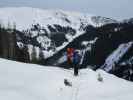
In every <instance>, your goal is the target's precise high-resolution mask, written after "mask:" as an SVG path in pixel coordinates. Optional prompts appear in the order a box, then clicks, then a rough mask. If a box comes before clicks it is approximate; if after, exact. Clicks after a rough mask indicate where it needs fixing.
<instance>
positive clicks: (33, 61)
mask: <svg viewBox="0 0 133 100" xmlns="http://www.w3.org/2000/svg"><path fill="white" fill-rule="evenodd" d="M36 56H37V54H36V49H35V47H33V48H32V53H31V63H37V57H36Z"/></svg>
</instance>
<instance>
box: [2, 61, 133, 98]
mask: <svg viewBox="0 0 133 100" xmlns="http://www.w3.org/2000/svg"><path fill="white" fill-rule="evenodd" d="M98 74H101V76H102V77H103V82H99V81H98V80H97V75H98ZM64 80H67V81H68V82H70V83H71V85H72V86H66V85H65V84H64ZM82 99H84V100H89V99H91V100H133V83H131V82H128V81H126V80H123V79H120V78H117V77H115V76H113V75H109V74H107V73H106V72H104V71H102V70H98V71H97V72H94V71H92V70H90V69H82V70H80V73H79V77H74V76H73V72H72V70H65V69H60V68H55V67H50V66H47V67H46V66H39V65H34V64H24V63H19V62H15V61H8V60H4V59H0V100H82Z"/></svg>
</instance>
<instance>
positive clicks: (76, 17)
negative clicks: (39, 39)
mask: <svg viewBox="0 0 133 100" xmlns="http://www.w3.org/2000/svg"><path fill="white" fill-rule="evenodd" d="M0 21H1V23H3V24H4V25H5V26H6V25H8V24H9V23H10V24H11V25H12V24H14V23H15V24H16V28H17V29H18V30H20V31H22V30H27V29H30V28H31V25H32V24H39V25H40V26H42V27H44V28H45V29H46V31H47V32H50V30H49V29H48V25H51V26H53V28H54V24H58V25H60V26H65V27H66V26H70V27H72V28H73V29H76V31H77V32H78V31H80V28H81V27H83V26H86V25H93V26H97V25H98V26H100V25H104V24H109V23H116V22H117V21H116V20H113V19H109V18H104V17H100V16H94V15H89V14H82V13H78V12H68V11H63V10H43V9H38V8H30V7H10V8H0ZM81 30H82V29H81Z"/></svg>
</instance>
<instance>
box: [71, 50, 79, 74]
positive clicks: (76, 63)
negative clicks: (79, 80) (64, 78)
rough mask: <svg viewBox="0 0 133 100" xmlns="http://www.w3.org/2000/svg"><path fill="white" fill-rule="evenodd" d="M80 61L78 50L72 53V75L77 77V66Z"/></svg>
mask: <svg viewBox="0 0 133 100" xmlns="http://www.w3.org/2000/svg"><path fill="white" fill-rule="evenodd" d="M80 60H81V55H80V54H79V51H78V50H75V51H74V53H73V66H74V75H75V76H77V75H78V69H79V67H80V66H79V64H80Z"/></svg>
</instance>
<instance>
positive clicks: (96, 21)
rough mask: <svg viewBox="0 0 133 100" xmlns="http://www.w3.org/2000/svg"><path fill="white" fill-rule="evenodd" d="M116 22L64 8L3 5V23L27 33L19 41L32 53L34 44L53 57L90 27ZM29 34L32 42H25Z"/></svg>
mask: <svg viewBox="0 0 133 100" xmlns="http://www.w3.org/2000/svg"><path fill="white" fill-rule="evenodd" d="M116 22H117V21H116V20H113V19H110V18H105V17H100V16H94V15H89V14H82V13H78V12H68V11H63V10H43V9H37V8H30V7H7V8H0V23H1V26H2V27H7V28H16V29H17V30H19V31H21V32H24V36H22V34H19V35H18V38H19V39H18V44H26V45H28V48H29V53H30V54H31V52H32V51H31V47H33V46H35V47H36V49H37V51H36V52H37V53H38V52H39V49H38V48H42V49H43V52H45V53H47V55H49V56H51V55H53V54H54V53H55V51H54V50H55V49H56V52H57V51H59V50H60V49H62V48H64V47H65V46H66V45H67V44H68V43H69V42H71V41H72V40H73V39H74V38H76V37H78V36H79V35H81V34H83V33H84V32H85V28H86V26H88V25H92V26H94V27H99V26H101V25H105V24H109V23H116ZM27 37H31V38H28V40H29V42H28V41H26V40H25V41H23V40H24V39H23V38H27ZM33 42H34V43H33ZM42 49H41V50H42ZM49 51H50V52H51V53H50V54H49ZM37 55H39V54H37ZM47 55H45V57H46V58H47V57H49V56H47Z"/></svg>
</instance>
